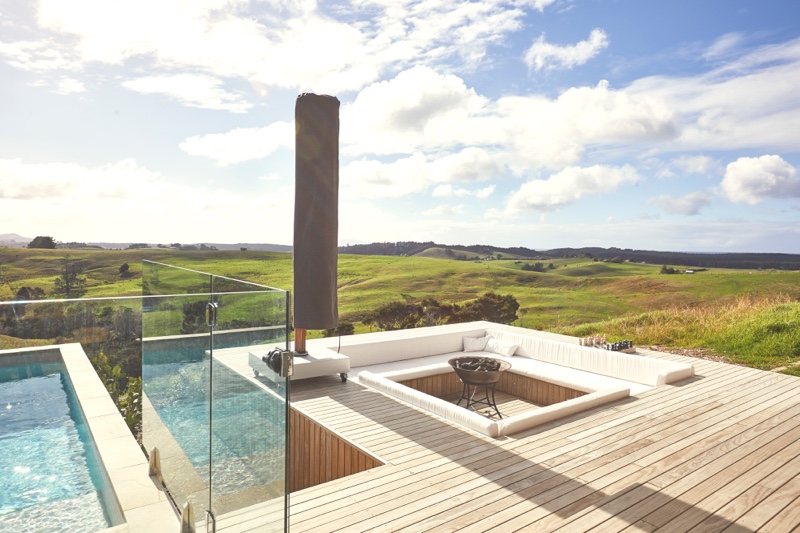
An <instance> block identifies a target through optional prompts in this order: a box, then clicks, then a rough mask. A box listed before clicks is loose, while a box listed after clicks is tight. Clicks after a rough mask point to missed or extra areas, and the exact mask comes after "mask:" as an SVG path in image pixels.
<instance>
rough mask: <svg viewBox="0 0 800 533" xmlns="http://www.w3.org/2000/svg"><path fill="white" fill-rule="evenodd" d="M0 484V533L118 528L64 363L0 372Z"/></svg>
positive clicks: (118, 514) (119, 519) (117, 516)
mask: <svg viewBox="0 0 800 533" xmlns="http://www.w3.org/2000/svg"><path fill="white" fill-rule="evenodd" d="M0 479H2V484H3V487H2V489H3V490H2V491H0V530H13V531H26V532H46V531H97V530H102V529H105V528H108V527H111V526H114V525H117V524H120V523H122V522H123V518H122V513H121V511H120V510H119V507H118V505H117V502H116V500H115V498H114V496H113V491H112V490H111V489H110V488H109V483H108V480H107V478H106V475H105V472H104V471H103V469H102V466H101V462H100V461H99V459H98V458H97V454H96V450H95V446H94V443H93V442H92V439H91V436H90V434H89V432H88V429H87V426H86V422H85V420H84V417H83V414H82V412H81V409H80V406H79V404H78V401H77V399H76V396H75V392H74V389H73V387H72V383H71V382H70V379H69V376H68V375H67V372H66V370H65V367H64V365H63V363H60V362H41V363H27V364H23V365H16V366H6V367H0Z"/></svg>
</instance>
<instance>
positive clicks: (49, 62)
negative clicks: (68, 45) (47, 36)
mask: <svg viewBox="0 0 800 533" xmlns="http://www.w3.org/2000/svg"><path fill="white" fill-rule="evenodd" d="M0 57H5V59H6V62H7V63H8V64H9V65H11V66H12V67H14V68H18V69H22V70H29V71H34V72H50V71H54V70H69V69H76V68H78V66H79V65H80V61H79V60H78V58H77V57H74V53H72V51H69V50H60V49H59V47H58V46H57V45H56V44H55V43H54V42H53V41H50V40H44V39H42V40H35V41H16V42H0Z"/></svg>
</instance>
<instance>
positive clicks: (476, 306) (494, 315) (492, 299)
mask: <svg viewBox="0 0 800 533" xmlns="http://www.w3.org/2000/svg"><path fill="white" fill-rule="evenodd" d="M517 309H519V302H518V301H517V299H516V298H514V296H513V295H511V294H506V295H505V296H501V295H499V294H495V293H493V292H487V293H486V294H484V295H483V296H481V297H480V298H478V299H477V300H474V301H472V302H467V303H466V304H465V305H464V306H463V307H461V308H460V309H458V311H457V313H456V319H457V320H456V321H458V322H471V321H473V320H487V321H489V322H497V323H499V324H510V323H512V322H514V321H515V320H517V318H519V317H517Z"/></svg>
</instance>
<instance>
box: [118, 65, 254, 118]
mask: <svg viewBox="0 0 800 533" xmlns="http://www.w3.org/2000/svg"><path fill="white" fill-rule="evenodd" d="M122 86H123V87H125V88H127V89H130V90H132V91H136V92H140V93H143V94H163V95H166V96H169V97H170V98H174V99H175V100H177V101H179V102H181V103H182V104H184V105H187V106H190V107H199V108H202V109H219V110H224V111H231V112H234V113H244V112H245V111H247V110H248V109H250V108H251V107H252V106H253V105H252V104H251V103H250V102H248V101H247V100H246V99H245V98H243V97H242V96H241V95H238V94H235V93H231V92H228V91H225V90H224V89H223V88H222V87H221V86H222V81H221V80H218V79H215V78H212V77H209V76H205V75H199V74H174V75H171V76H146V77H143V78H136V79H133V80H127V81H124V82H122Z"/></svg>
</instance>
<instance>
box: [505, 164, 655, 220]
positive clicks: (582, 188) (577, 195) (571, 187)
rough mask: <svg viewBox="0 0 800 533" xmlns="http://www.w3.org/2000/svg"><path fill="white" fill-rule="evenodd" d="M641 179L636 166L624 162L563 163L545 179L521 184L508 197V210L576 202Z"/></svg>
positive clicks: (541, 208) (544, 208)
mask: <svg viewBox="0 0 800 533" xmlns="http://www.w3.org/2000/svg"><path fill="white" fill-rule="evenodd" d="M639 180H641V177H640V176H639V174H638V173H637V172H636V170H635V169H634V168H633V167H631V166H629V165H625V166H622V167H608V166H603V165H594V166H591V167H567V168H565V169H564V170H562V171H560V172H557V173H556V174H553V175H552V176H550V177H549V178H547V179H545V180H532V181H529V182H527V183H525V184H523V185H522V187H520V188H519V190H518V191H516V192H515V193H513V194H512V195H511V197H510V199H509V201H508V209H509V211H510V212H512V213H513V212H519V211H553V210H555V209H558V208H561V207H564V206H566V205H569V204H572V203H575V202H577V201H578V200H580V199H581V198H583V197H586V196H594V195H598V194H606V193H609V192H612V191H614V190H616V189H617V188H619V187H620V186H622V185H627V184H634V183H637V182H638V181H639Z"/></svg>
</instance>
